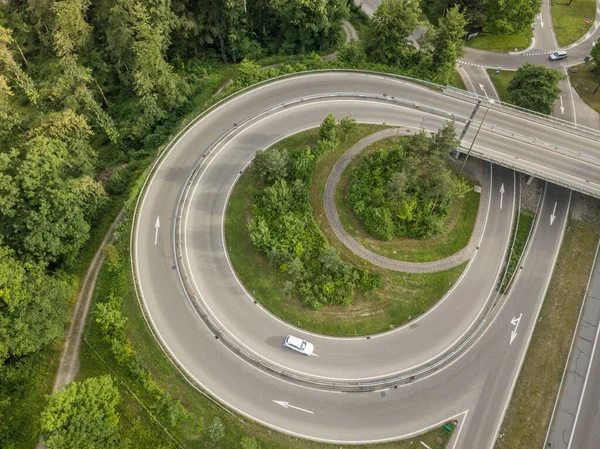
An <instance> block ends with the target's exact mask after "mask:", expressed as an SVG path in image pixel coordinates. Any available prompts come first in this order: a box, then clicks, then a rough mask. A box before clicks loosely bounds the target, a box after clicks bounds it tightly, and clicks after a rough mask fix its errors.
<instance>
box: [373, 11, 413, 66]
mask: <svg viewBox="0 0 600 449" xmlns="http://www.w3.org/2000/svg"><path fill="white" fill-rule="evenodd" d="M420 14H421V10H420V8H419V2H418V1H416V0H382V2H381V4H380V5H379V7H378V8H377V9H376V10H375V12H374V13H373V19H372V21H371V24H370V25H369V28H368V31H367V35H366V39H365V47H366V48H365V51H366V53H367V56H368V57H369V58H370V59H372V60H374V61H376V62H382V63H384V64H391V65H400V64H401V62H402V59H403V57H404V56H405V55H406V54H407V52H410V51H411V50H414V46H413V45H412V42H411V41H410V39H409V37H410V35H411V33H412V32H413V31H414V30H415V29H416V28H417V26H418V25H419V23H420V22H419V15H420Z"/></svg>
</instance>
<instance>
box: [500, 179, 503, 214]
mask: <svg viewBox="0 0 600 449" xmlns="http://www.w3.org/2000/svg"><path fill="white" fill-rule="evenodd" d="M503 198H504V183H502V185H501V186H500V209H502V199H503Z"/></svg>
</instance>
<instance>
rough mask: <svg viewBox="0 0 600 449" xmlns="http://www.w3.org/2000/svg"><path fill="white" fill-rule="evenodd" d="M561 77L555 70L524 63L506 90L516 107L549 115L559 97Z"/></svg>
mask: <svg viewBox="0 0 600 449" xmlns="http://www.w3.org/2000/svg"><path fill="white" fill-rule="evenodd" d="M562 77H563V75H562V74H560V73H559V72H557V71H556V70H552V69H548V68H546V67H543V66H539V65H534V64H529V63H526V64H524V65H522V66H521V67H519V69H518V70H517V71H516V72H515V76H514V77H513V78H512V79H511V80H510V83H509V84H508V89H507V90H508V93H509V94H510V98H511V100H512V101H513V103H515V104H516V105H517V106H521V107H522V108H526V109H531V110H532V111H537V112H541V113H542V114H550V113H551V112H552V105H553V104H554V102H555V101H556V100H557V99H558V97H559V96H560V92H561V91H560V88H559V87H558V82H559V81H560V79H561V78H562Z"/></svg>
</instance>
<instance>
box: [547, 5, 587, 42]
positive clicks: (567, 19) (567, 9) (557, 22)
mask: <svg viewBox="0 0 600 449" xmlns="http://www.w3.org/2000/svg"><path fill="white" fill-rule="evenodd" d="M550 4H551V6H552V10H551V11H552V25H553V26H554V33H555V34H556V40H557V41H558V45H559V46H560V47H566V46H567V45H571V44H572V43H574V42H577V41H578V40H579V38H581V37H583V36H584V35H585V33H587V32H588V31H589V29H590V28H591V27H592V25H593V24H594V19H595V18H596V0H573V1H570V0H562V1H554V0H553V1H552V2H551V3H550ZM586 20H588V23H585V21H586Z"/></svg>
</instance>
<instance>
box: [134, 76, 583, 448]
mask: <svg viewBox="0 0 600 449" xmlns="http://www.w3.org/2000/svg"><path fill="white" fill-rule="evenodd" d="M340 91H342V92H363V93H365V94H368V93H373V92H375V93H379V94H381V93H387V94H388V95H394V96H396V97H401V98H407V99H411V100H412V101H414V100H415V99H416V100H418V101H419V103H420V104H422V105H425V104H428V105H431V106H435V107H439V108H451V109H452V110H454V111H455V112H457V113H460V114H461V115H464V116H466V117H468V116H469V115H470V113H471V112H472V110H473V107H474V104H473V102H469V101H467V100H465V99H457V98H454V97H452V96H448V95H444V94H442V93H439V92H433V91H430V90H428V89H425V88H423V87H420V86H416V85H413V84H409V83H404V82H399V81H397V80H391V79H388V78H385V77H379V76H361V75H356V74H341V73H337V74H321V75H312V76H303V77H299V78H292V79H287V80H283V81H279V82H275V83H270V84H268V85H265V86H263V87H262V88H259V89H255V90H252V91H250V92H248V93H246V94H242V95H240V96H238V97H236V98H235V100H233V101H232V102H229V103H226V104H225V105H223V106H221V107H220V108H218V109H216V110H214V111H213V112H212V113H210V114H208V115H207V116H205V117H204V118H203V119H202V120H200V121H199V122H198V123H197V124H196V125H195V126H193V127H192V128H191V129H190V130H189V131H188V132H187V133H186V134H185V135H184V136H183V137H182V138H181V139H180V140H179V141H178V143H177V144H176V145H175V146H174V147H173V148H172V150H171V151H170V153H169V154H168V156H167V157H166V158H165V159H164V160H163V162H162V164H161V165H160V167H159V168H158V169H157V171H156V173H155V175H154V177H153V179H152V180H151V182H150V183H149V185H148V186H147V188H146V191H145V195H144V196H143V199H142V200H141V203H140V206H139V208H138V214H137V217H138V218H137V222H136V232H135V235H134V238H133V243H134V246H133V248H134V251H133V258H134V262H135V269H136V271H135V273H136V277H137V280H138V283H139V286H140V294H141V295H140V298H141V300H142V301H143V305H144V307H145V310H146V313H147V316H148V318H149V320H150V321H151V323H152V325H153V327H154V329H155V330H156V332H157V334H158V338H159V339H160V340H161V342H162V344H163V346H164V347H165V349H166V350H167V351H169V353H170V354H171V356H172V357H173V358H174V359H175V360H176V361H177V363H178V364H179V365H180V366H181V367H182V368H183V369H184V370H185V371H186V372H187V373H188V375H190V377H192V378H193V379H195V380H196V381H197V382H198V383H199V384H200V385H202V386H203V387H204V388H205V389H206V390H207V391H209V392H210V393H212V394H213V395H214V396H215V397H217V398H218V399H219V400H221V401H222V402H223V403H225V404H227V405H229V406H230V407H232V408H233V409H235V410H237V411H239V412H240V413H242V414H244V415H246V416H249V417H251V418H252V419H255V420H257V421H259V422H262V423H265V424H267V425H270V426H271V427H273V428H276V429H278V430H282V431H285V432H288V433H291V434H295V435H299V436H304V437H308V438H313V439H318V440H327V441H336V442H363V441H381V440H388V439H396V438H402V437H406V436H408V435H411V434H414V433H419V432H422V431H423V430H424V429H426V428H428V427H430V426H433V425H436V424H438V423H440V422H442V421H445V420H447V419H449V418H451V417H457V416H459V415H460V417H462V418H464V417H465V416H468V419H466V420H465V421H464V423H465V425H464V428H461V429H462V430H461V434H460V438H458V439H457V446H456V447H465V448H469V447H477V448H485V447H489V446H490V445H491V444H492V443H493V440H494V436H495V434H496V430H497V427H498V426H499V425H500V420H501V417H502V414H503V410H504V408H505V406H506V404H507V403H508V398H509V397H510V392H511V390H512V386H513V385H514V380H515V379H516V375H517V373H518V369H519V366H520V363H521V361H522V356H523V354H524V353H525V350H526V347H527V342H528V339H529V336H530V334H531V330H532V328H533V326H532V325H533V323H534V322H535V316H537V312H538V311H539V307H540V306H541V301H542V299H543V297H544V293H545V286H546V285H547V282H548V281H549V279H550V274H551V272H552V267H553V265H554V260H555V257H556V254H557V252H558V248H559V245H560V240H561V235H562V230H563V227H564V223H565V218H566V214H567V210H568V200H569V194H568V191H566V189H563V188H561V187H558V186H549V187H548V190H547V192H546V195H545V197H544V203H543V205H542V210H541V214H542V215H541V217H542V218H540V220H539V222H538V225H537V227H536V230H535V233H534V236H533V240H532V245H531V249H530V251H529V253H528V255H527V257H526V259H525V262H524V264H523V269H522V270H520V272H519V278H518V279H517V281H516V283H515V287H513V292H512V293H511V294H510V295H509V296H508V297H505V298H500V299H501V301H500V306H499V307H498V308H497V309H496V310H497V312H496V313H495V315H494V317H493V318H491V319H490V322H489V323H488V325H487V327H486V330H485V331H484V332H482V333H479V334H478V335H477V338H476V339H475V341H474V342H473V345H472V347H471V348H470V349H469V350H468V351H467V352H466V353H463V354H461V355H460V356H458V358H456V359H454V360H453V362H452V363H451V364H449V365H446V366H445V367H444V368H442V369H440V370H439V371H437V372H435V373H434V374H432V375H429V376H424V377H421V378H420V379H419V380H418V381H416V382H413V383H409V384H403V385H401V386H399V387H398V388H397V389H394V388H391V389H385V390H383V391H376V392H371V393H360V394H354V393H353V394H348V393H341V392H339V391H338V392H328V391H322V390H319V389H314V388H310V387H308V386H307V384H306V383H304V384H298V383H296V382H290V381H289V380H285V379H282V378H279V377H276V376H271V375H269V374H265V373H264V372H263V371H262V370H260V369H256V368H255V367H254V366H251V365H249V364H247V363H244V362H242V361H241V360H240V359H239V358H238V356H237V355H235V354H233V353H232V352H231V351H229V349H227V348H226V347H224V345H223V343H222V339H215V338H214V335H213V334H212V333H211V332H210V331H209V330H208V328H207V327H206V326H205V324H204V322H203V321H202V320H201V319H200V318H199V317H198V315H197V313H196V310H195V308H194V306H193V301H202V302H203V304H205V305H208V306H209V308H210V310H211V312H210V313H212V314H213V316H214V317H215V319H218V320H219V321H220V324H221V325H223V327H224V328H226V329H227V332H231V334H232V335H233V336H234V338H237V339H238V340H240V343H241V344H243V345H245V346H247V348H248V350H249V351H252V352H255V353H257V354H260V355H262V356H268V357H270V358H272V359H274V360H273V362H275V363H281V364H282V365H285V366H286V367H287V368H289V369H290V370H292V371H295V372H299V373H300V372H301V373H305V374H308V375H310V376H315V377H322V378H333V379H359V378H364V377H372V376H383V375H386V374H389V373H390V372H394V371H402V370H410V369H412V368H414V367H415V366H416V365H418V364H423V363H426V362H427V360H428V359H430V358H431V357H432V356H433V357H435V356H437V355H439V353H438V354H436V352H438V351H445V350H447V349H448V348H451V347H452V344H453V342H454V340H455V339H456V337H457V336H460V334H462V333H468V332H469V330H470V328H472V326H473V324H474V321H476V320H477V316H478V315H480V314H481V313H482V311H483V310H484V308H485V307H486V306H487V305H489V297H490V293H491V292H493V288H494V285H495V282H496V280H497V277H498V276H499V268H500V266H501V264H502V260H503V256H504V254H505V252H506V248H507V244H508V235H509V233H510V226H511V222H512V214H513V209H514V198H513V193H512V190H510V189H512V188H513V187H514V174H513V173H512V172H511V171H510V170H507V169H503V168H499V167H495V168H493V169H492V183H491V192H492V194H491V198H490V209H489V214H490V217H489V218H488V222H487V225H486V227H485V230H484V239H483V241H482V245H481V247H480V249H479V250H478V252H477V254H476V255H475V258H474V259H473V260H474V262H472V263H471V264H470V265H469V268H468V269H467V270H466V272H465V274H464V276H463V279H462V280H461V282H460V283H459V284H457V286H456V288H455V289H454V290H453V292H451V293H450V294H449V295H448V297H446V299H444V300H443V301H442V302H440V304H439V305H438V306H437V307H435V308H434V309H432V310H431V311H430V312H429V313H428V314H427V315H425V316H424V317H423V318H421V319H420V320H419V321H417V322H415V323H411V324H410V325H409V326H407V327H404V328H401V329H399V330H397V331H396V332H394V333H390V334H385V335H382V336H380V337H377V338H372V339H370V340H366V339H359V340H346V339H326V338H323V337H320V338H316V337H314V336H310V339H311V341H313V342H314V343H316V344H315V346H316V350H315V352H316V353H317V354H318V355H319V357H304V356H302V355H299V354H295V353H291V352H288V351H284V350H283V348H282V347H281V344H282V341H283V337H284V336H285V334H286V333H287V332H288V331H289V327H287V326H286V325H284V324H283V323H281V322H279V321H278V320H276V319H274V318H273V317H271V316H270V315H268V314H267V313H266V312H265V311H264V310H263V309H262V308H260V307H259V306H258V305H255V304H254V303H253V302H252V301H251V300H250V299H249V298H248V297H245V298H244V297H243V295H241V293H240V291H241V287H240V285H239V284H238V283H237V282H236V280H235V278H234V277H233V276H232V274H231V268H230V267H229V266H228V265H227V264H226V257H225V255H224V254H225V252H224V248H223V241H222V225H221V224H220V220H221V219H222V216H223V210H224V206H225V205H226V200H227V193H228V192H229V189H230V188H231V185H232V183H233V182H234V181H235V178H236V177H237V175H238V174H239V172H240V171H241V170H243V169H244V167H245V164H246V163H247V162H248V161H249V160H250V159H251V157H252V155H253V153H254V152H255V151H256V150H257V149H259V148H264V147H265V146H268V145H270V144H271V143H273V142H275V141H277V140H279V139H281V138H283V137H285V136H286V135H288V134H290V133H293V132H297V131H300V130H302V129H305V128H307V127H311V126H316V125H318V123H319V122H320V121H321V120H322V118H323V117H324V116H325V114H326V113H331V112H333V113H336V114H337V115H339V116H343V115H346V114H347V113H350V114H352V115H353V116H355V117H356V118H357V120H359V121H366V122H378V123H382V122H385V123H388V124H398V125H403V126H411V127H414V128H418V127H420V124H421V123H423V121H424V120H423V119H424V117H426V114H427V112H423V111H422V110H414V109H407V108H399V107H397V106H390V105H389V104H387V103H384V102H370V101H366V100H358V101H357V100H342V99H331V98H330V99H328V100H326V101H321V102H307V103H306V104H302V105H301V106H295V107H289V108H283V109H281V110H277V111H274V112H272V113H270V114H269V115H268V116H266V117H265V118H263V119H261V120H260V121H257V122H256V123H254V124H253V125H251V126H247V127H244V129H241V130H239V131H240V132H239V133H237V134H236V135H235V136H234V137H232V138H231V139H230V140H229V141H228V142H227V144H226V145H224V146H221V147H220V148H219V150H218V151H215V152H214V153H212V154H210V155H208V156H207V155H206V151H207V149H208V148H209V147H210V146H211V144H212V143H213V142H214V141H215V140H216V139H218V138H219V136H221V135H222V134H223V133H225V132H227V131H228V130H230V128H232V127H233V126H234V124H239V123H242V121H243V119H244V118H245V117H248V116H250V115H252V114H254V113H257V112H260V111H262V110H265V109H267V108H270V107H273V106H275V105H277V104H279V103H281V102H282V101H284V100H291V99H294V98H299V97H301V96H305V95H307V94H310V93H319V92H320V93H333V92H340ZM483 113H484V112H483V111H479V112H478V113H477V114H482V115H483ZM476 119H477V118H476ZM479 119H481V116H479ZM488 120H492V121H491V122H490V123H498V124H500V123H502V124H503V126H505V127H507V128H511V127H515V128H520V130H521V131H522V132H530V131H531V130H535V129H537V128H539V127H541V128H540V129H544V130H545V131H546V132H547V134H548V137H549V138H552V139H559V141H561V142H562V143H565V142H564V141H565V139H566V141H567V142H569V144H572V143H574V144H578V143H580V144H583V141H581V140H580V139H582V137H581V136H578V135H574V134H571V133H565V132H564V131H561V130H560V129H558V128H554V127H547V126H546V125H541V124H540V123H538V122H537V121H535V120H532V121H531V122H529V123H524V122H523V120H522V118H521V117H520V116H515V115H514V114H513V113H512V112H511V113H504V112H503V111H500V110H490V112H489V113H488V115H487V118H486V122H487V121H488ZM444 122H445V119H444V118H441V117H437V116H435V115H431V114H430V115H429V117H428V118H427V120H426V122H425V123H426V128H427V129H430V130H435V129H437V128H439V127H440V126H442V124H443V123H444ZM475 132H476V130H475V129H471V130H469V131H468V132H467V134H466V135H465V137H464V139H463V140H464V145H467V146H468V145H469V144H470V142H471V141H472V139H473V137H474V135H475ZM480 139H481V143H479V142H480ZM585 139H586V140H585V141H586V142H587V139H588V138H587V137H586V138H585ZM503 142H506V143H503ZM474 147H478V148H488V147H494V150H493V151H495V152H497V153H498V154H501V153H502V152H503V151H505V152H508V151H514V150H515V149H517V150H518V149H519V147H522V148H521V149H522V150H523V153H522V154H523V156H525V155H530V154H532V153H535V151H532V150H531V148H530V147H529V146H525V145H523V144H522V143H521V142H520V141H519V140H515V139H512V138H510V137H509V136H506V135H499V134H497V133H496V132H494V131H489V132H488V131H484V130H483V129H482V131H481V133H480V134H479V137H478V140H477V144H476V145H475V146H474ZM549 159H552V157H551V155H548V154H546V153H542V154H541V155H539V156H535V157H534V159H533V160H530V161H529V162H528V163H529V164H531V165H532V166H542V165H543V164H547V161H548V160H549ZM572 165H573V166H576V167H578V166H579V165H578V164H577V163H574V161H572V160H571V159H564V160H562V167H563V168H564V167H565V166H566V167H567V168H569V167H571V166H572ZM197 168H198V170H199V175H198V179H197V184H195V185H194V186H193V190H194V195H193V197H192V198H191V200H190V203H189V204H190V207H189V210H187V211H186V216H185V217H181V219H180V220H182V221H183V222H185V221H187V224H186V225H185V226H184V229H185V231H184V240H185V245H184V246H183V248H184V250H185V251H186V254H185V255H184V254H181V255H180V254H177V253H176V252H175V249H174V247H173V234H174V227H175V225H176V223H177V221H178V220H177V218H178V216H177V212H176V204H177V202H178V200H179V196H180V193H181V192H182V191H183V189H184V186H185V184H186V180H187V179H188V176H189V175H190V174H191V173H192V171H194V170H196V169H197ZM502 183H503V184H504V185H505V194H504V195H503V196H501V195H500V192H499V189H498V185H499V184H502ZM506 189H509V190H506ZM500 202H502V203H503V208H502V209H500ZM553 212H554V214H555V217H556V218H555V220H554V221H553V224H552V225H551V224H550V215H551V214H552V213H553ZM157 217H160V223H161V227H160V228H158V230H157V228H155V223H156V221H157ZM543 217H545V219H543ZM486 233H487V234H488V237H485V234H486ZM182 263H185V264H187V265H186V266H188V267H189V269H190V273H192V274H193V276H194V280H195V282H194V283H195V286H196V287H197V288H198V291H199V292H200V291H201V292H203V293H202V294H198V295H197V296H196V298H193V297H191V296H190V297H188V296H187V295H186V294H185V293H184V292H183V290H182V287H181V285H182V284H181V282H180V279H179V274H178V271H177V267H178V266H180V265H181V264H182ZM205 268H206V270H207V271H204V269H205ZM217 286H218V287H217ZM517 286H518V288H517ZM459 289H464V290H462V294H460V295H459V294H457V292H458V291H459ZM442 312H443V313H442ZM521 314H522V315H521ZM515 316H520V317H521V320H520V323H519V327H518V335H517V337H516V338H515V339H514V341H513V342H512V344H511V343H510V334H511V331H513V330H514V326H513V325H512V324H511V320H512V319H513V318H514V317H515ZM267 320H268V324H267ZM426 323H429V324H427V325H426ZM267 326H268V327H267ZM438 328H439V329H445V330H447V332H440V331H439V330H438ZM294 332H296V331H294ZM246 338H247V339H248V340H247V341H246ZM315 338H316V339H315ZM342 354H343V355H344V356H347V358H344V357H342V356H341V355H342ZM274 400H278V401H288V402H289V403H290V404H292V405H294V406H295V407H299V408H300V409H303V410H304V411H303V410H298V409H291V408H288V409H283V408H282V406H280V405H278V404H277V403H275V402H273V401H274ZM490 404H493V406H491V405H490ZM310 412H312V413H310ZM475 442H476V443H475Z"/></svg>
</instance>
